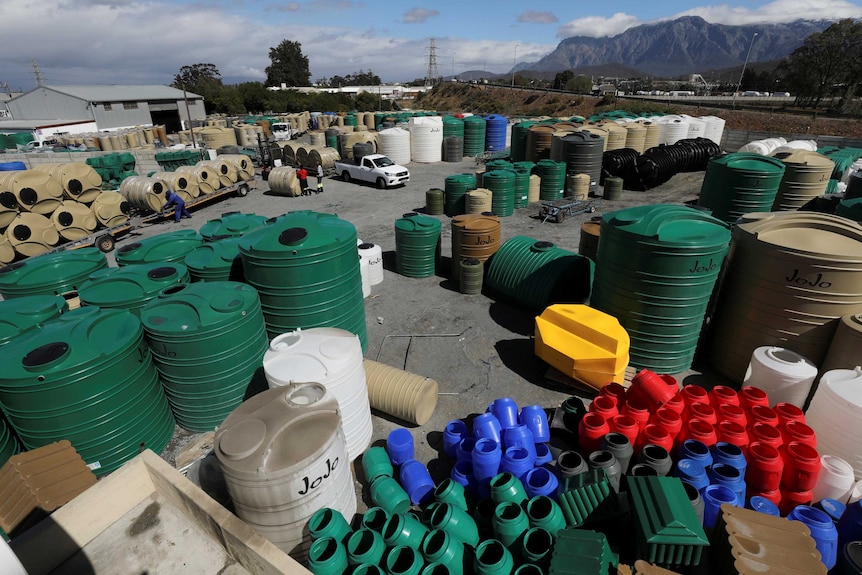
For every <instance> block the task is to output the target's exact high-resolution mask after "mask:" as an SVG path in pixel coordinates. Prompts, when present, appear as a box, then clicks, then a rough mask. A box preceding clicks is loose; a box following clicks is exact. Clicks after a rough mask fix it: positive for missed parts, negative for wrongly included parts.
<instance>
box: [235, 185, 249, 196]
mask: <svg viewBox="0 0 862 575" xmlns="http://www.w3.org/2000/svg"><path fill="white" fill-rule="evenodd" d="M236 195H237V196H239V197H241V198H244V197H246V196H247V195H248V186H247V185H246V184H243V185H241V186H240V187H238V188H237V189H236Z"/></svg>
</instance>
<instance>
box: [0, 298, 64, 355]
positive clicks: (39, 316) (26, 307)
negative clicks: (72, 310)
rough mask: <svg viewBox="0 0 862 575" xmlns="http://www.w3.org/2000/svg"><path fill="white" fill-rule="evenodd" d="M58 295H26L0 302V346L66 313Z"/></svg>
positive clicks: (62, 301)
mask: <svg viewBox="0 0 862 575" xmlns="http://www.w3.org/2000/svg"><path fill="white" fill-rule="evenodd" d="M68 309H69V306H68V304H67V303H66V300H65V298H63V296H60V295H28V296H23V297H16V298H14V299H8V300H0V345H3V344H6V343H9V342H10V341H12V340H13V339H15V338H16V337H18V336H19V335H21V334H22V333H23V332H25V331H27V330H29V329H31V328H34V327H38V326H40V325H42V324H43V323H45V322H46V321H50V320H52V319H54V318H57V317H60V314H62V313H65V312H66V311H68Z"/></svg>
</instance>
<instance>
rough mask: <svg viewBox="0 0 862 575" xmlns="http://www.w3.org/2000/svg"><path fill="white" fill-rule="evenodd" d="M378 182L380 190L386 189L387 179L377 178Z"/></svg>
mask: <svg viewBox="0 0 862 575" xmlns="http://www.w3.org/2000/svg"><path fill="white" fill-rule="evenodd" d="M376 184H377V189H378V190H384V189H386V180H384V179H383V178H377V182H376Z"/></svg>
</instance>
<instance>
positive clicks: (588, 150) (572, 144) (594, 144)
mask: <svg viewBox="0 0 862 575" xmlns="http://www.w3.org/2000/svg"><path fill="white" fill-rule="evenodd" d="M609 125H610V124H609ZM613 125H614V126H616V124H613ZM602 153H603V152H602V139H601V137H600V136H598V135H597V134H593V133H590V132H586V131H580V132H573V133H572V134H569V135H568V136H566V137H565V138H563V161H564V162H565V163H566V173H567V174H587V175H588V176H590V192H595V191H596V190H598V187H599V177H600V176H601V173H602Z"/></svg>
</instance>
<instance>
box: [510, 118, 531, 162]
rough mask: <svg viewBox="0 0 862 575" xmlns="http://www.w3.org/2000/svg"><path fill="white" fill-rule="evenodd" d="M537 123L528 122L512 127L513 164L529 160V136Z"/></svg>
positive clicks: (511, 151) (511, 150)
mask: <svg viewBox="0 0 862 575" xmlns="http://www.w3.org/2000/svg"><path fill="white" fill-rule="evenodd" d="M535 125H536V122H533V121H531V120H526V121H524V122H518V123H516V124H513V125H512V136H511V142H512V145H511V148H510V151H509V156H510V157H511V158H512V161H513V162H523V161H524V160H526V159H527V135H528V134H529V131H530V128H531V127H533V126H535Z"/></svg>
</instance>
